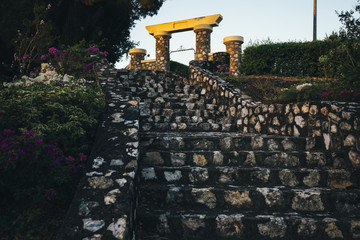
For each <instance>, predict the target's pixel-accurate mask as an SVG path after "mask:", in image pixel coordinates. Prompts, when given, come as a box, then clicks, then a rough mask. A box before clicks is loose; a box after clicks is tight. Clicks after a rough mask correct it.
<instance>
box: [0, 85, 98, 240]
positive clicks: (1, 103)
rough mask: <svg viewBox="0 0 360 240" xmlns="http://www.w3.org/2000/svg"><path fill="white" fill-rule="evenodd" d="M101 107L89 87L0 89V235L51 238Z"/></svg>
mask: <svg viewBox="0 0 360 240" xmlns="http://www.w3.org/2000/svg"><path fill="white" fill-rule="evenodd" d="M103 107H104V95H103V94H102V93H101V91H100V90H99V88H98V86H97V84H96V83H95V82H93V83H87V84H86V87H79V86H76V85H65V84H64V85H61V84H44V83H42V82H37V83H34V84H32V85H29V86H26V85H20V86H14V87H9V88H4V89H1V91H0V165H1V166H0V196H1V197H0V201H1V204H0V236H6V237H8V238H6V239H51V237H52V236H53V234H56V232H57V231H58V229H59V227H60V224H61V221H62V219H63V218H64V214H65V213H66V211H67V209H68V207H69V204H70V202H71V200H72V198H73V196H74V192H75V190H76V187H77V185H78V181H79V177H80V171H81V169H82V168H83V166H84V165H83V164H85V160H86V155H88V154H89V153H90V150H91V147H92V144H93V139H94V136H95V133H96V129H97V126H98V122H99V118H100V114H101V113H102V111H103ZM9 129H11V130H9Z"/></svg>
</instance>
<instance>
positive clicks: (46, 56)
mask: <svg viewBox="0 0 360 240" xmlns="http://www.w3.org/2000/svg"><path fill="white" fill-rule="evenodd" d="M47 58H48V55H47V54H43V55H41V57H40V59H41V60H43V61H45V60H46V59H47Z"/></svg>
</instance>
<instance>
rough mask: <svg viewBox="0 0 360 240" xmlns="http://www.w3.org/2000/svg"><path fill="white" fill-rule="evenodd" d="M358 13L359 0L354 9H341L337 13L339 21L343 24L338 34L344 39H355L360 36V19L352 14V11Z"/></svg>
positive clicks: (359, 12)
mask: <svg viewBox="0 0 360 240" xmlns="http://www.w3.org/2000/svg"><path fill="white" fill-rule="evenodd" d="M356 12H357V14H360V0H358V4H357V5H356V6H355V9H352V10H349V11H345V12H344V11H341V13H338V12H336V13H337V15H338V17H339V19H340V22H341V23H342V24H343V25H344V26H343V28H342V29H341V30H340V35H341V36H342V37H343V38H345V39H350V40H356V39H359V38H360V19H359V18H356V17H355V16H354V13H356Z"/></svg>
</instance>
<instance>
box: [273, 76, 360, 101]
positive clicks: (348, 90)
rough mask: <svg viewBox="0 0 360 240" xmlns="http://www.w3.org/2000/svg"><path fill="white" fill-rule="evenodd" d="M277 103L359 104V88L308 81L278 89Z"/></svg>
mask: <svg viewBox="0 0 360 240" xmlns="http://www.w3.org/2000/svg"><path fill="white" fill-rule="evenodd" d="M274 100H275V101H277V102H284V103H288V102H304V101H341V102H360V87H357V88H352V87H351V86H350V85H348V84H346V82H343V81H339V80H310V81H309V83H308V82H305V83H302V84H300V85H294V86H291V87H290V88H289V89H280V90H279V91H278V97H277V98H276V99H274Z"/></svg>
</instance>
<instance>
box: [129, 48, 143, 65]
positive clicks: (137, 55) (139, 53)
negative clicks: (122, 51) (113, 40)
mask: <svg viewBox="0 0 360 240" xmlns="http://www.w3.org/2000/svg"><path fill="white" fill-rule="evenodd" d="M129 54H130V56H131V60H130V69H142V66H141V61H142V60H144V58H145V55H146V50H145V49H142V48H132V49H130V50H129Z"/></svg>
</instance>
